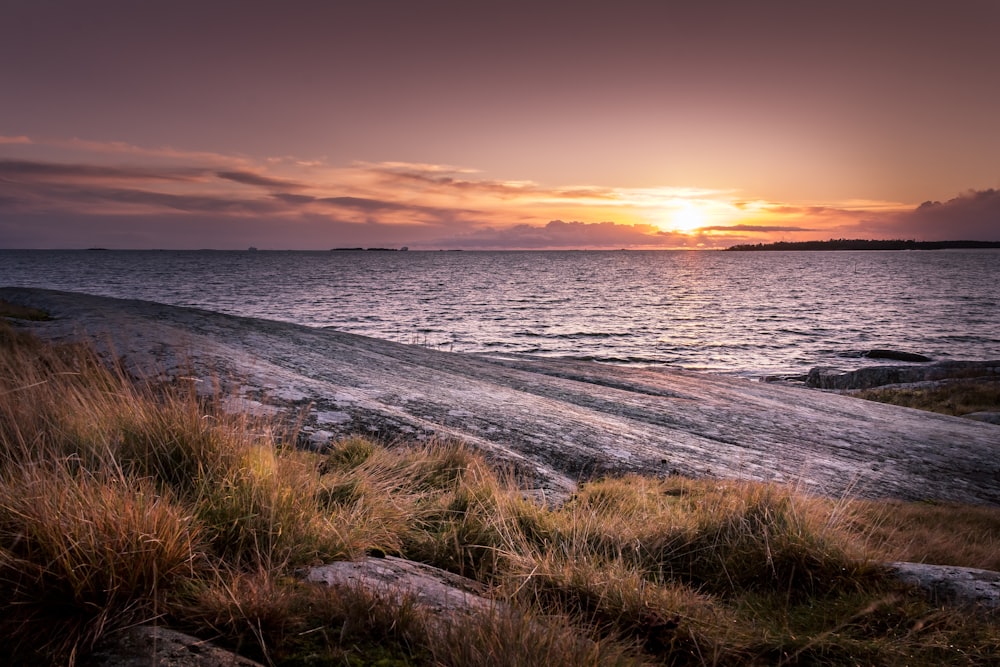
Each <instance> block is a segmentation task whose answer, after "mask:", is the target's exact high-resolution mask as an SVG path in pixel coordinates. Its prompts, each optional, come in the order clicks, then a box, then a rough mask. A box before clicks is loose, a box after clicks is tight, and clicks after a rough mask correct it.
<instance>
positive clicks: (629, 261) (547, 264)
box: [0, 249, 1000, 378]
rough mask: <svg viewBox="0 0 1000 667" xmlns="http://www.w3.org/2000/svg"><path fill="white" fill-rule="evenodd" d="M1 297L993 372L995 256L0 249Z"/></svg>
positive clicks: (393, 334)
mask: <svg viewBox="0 0 1000 667" xmlns="http://www.w3.org/2000/svg"><path fill="white" fill-rule="evenodd" d="M0 286H27V287H44V288H50V289H58V290H69V291H79V292H87V293H90V294H99V295H104V296H112V297H123V298H130V299H145V300H150V301H158V302H161V303H167V304H172V305H178V306H191V307H196V308H203V309H208V310H214V311H220V312H224V313H231V314H236V315H244V316H251V317H260V318H267V319H274V320H283V321H288V322H295V323H298V324H303V325H306V326H310V327H330V328H333V329H338V330H340V331H347V332H351V333H356V334H363V335H365V336H373V337H376V338H382V339H386V340H391V341H396V342H401V343H408V344H414V345H423V346H427V347H431V348H435V349H439V350H445V351H450V352H459V353H479V354H488V355H539V356H544V357H568V358H573V359H589V360H594V361H598V362H604V363H612V364H628V365H642V366H658V365H670V366H679V367H683V368H687V369H693V370H699V371H708V372H717V373H727V374H736V375H741V376H746V377H750V378H763V377H768V376H794V375H798V374H804V373H806V372H808V370H809V369H810V368H812V367H814V366H836V367H841V368H857V367H860V366H863V365H868V364H872V363H886V362H885V361H884V360H871V359H867V358H865V357H862V356H860V354H861V353H862V352H865V351H867V350H871V349H891V350H898V351H905V352H913V353H919V354H923V355H926V356H928V357H931V358H933V359H935V360H946V359H1000V250H957V249H956V250H934V251H857V252H849V251H818V252H817V251H812V252H794V251H789V252H723V251H625V250H623V251H570V252H556V251H549V252H515V251H508V252H470V251H441V252H437V251H434V252H430V251H428V252H423V251H375V250H369V251H328V252H299V251H265V250H261V251H256V252H250V251H207V250H206V251H157V250H150V251H116V250H59V251H57V250H0ZM892 363H896V362H892Z"/></svg>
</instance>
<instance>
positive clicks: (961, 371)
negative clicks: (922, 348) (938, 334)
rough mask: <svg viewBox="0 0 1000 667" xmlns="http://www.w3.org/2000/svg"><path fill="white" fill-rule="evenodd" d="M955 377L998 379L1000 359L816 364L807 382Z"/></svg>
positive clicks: (863, 385)
mask: <svg viewBox="0 0 1000 667" xmlns="http://www.w3.org/2000/svg"><path fill="white" fill-rule="evenodd" d="M955 378H963V379H984V380H991V379H992V380H997V379H1000V360H994V361H939V362H937V363H933V364H929V365H926V366H868V367H866V368H859V369H856V370H850V371H847V370H843V369H839V368H831V367H828V366H817V367H816V368H813V369H812V370H811V371H809V375H808V376H807V377H806V386H808V387H813V388H816V389H838V390H842V391H843V390H854V389H870V388H872V387H882V386H885V385H896V384H912V383H916V382H930V381H938V380H946V379H955Z"/></svg>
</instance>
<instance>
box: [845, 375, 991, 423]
mask: <svg viewBox="0 0 1000 667" xmlns="http://www.w3.org/2000/svg"><path fill="white" fill-rule="evenodd" d="M853 395H854V396H857V397H858V398H864V399H866V400H869V401H878V402H880V403H891V404H893V405H901V406H903V407H906V408H916V409H918V410H927V411H929V412H938V413H941V414H944V415H954V416H961V415H967V414H969V413H971V412H1000V381H993V382H989V381H983V380H956V381H953V382H948V383H946V384H943V385H941V386H940V387H936V388H933V389H885V388H875V389H865V390H863V391H859V392H857V393H855V394H853Z"/></svg>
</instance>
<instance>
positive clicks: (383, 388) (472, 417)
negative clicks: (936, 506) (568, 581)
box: [0, 288, 1000, 504]
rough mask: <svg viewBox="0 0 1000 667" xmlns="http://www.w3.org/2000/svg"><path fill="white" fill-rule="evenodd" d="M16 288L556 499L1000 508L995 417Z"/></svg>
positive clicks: (59, 331)
mask: <svg viewBox="0 0 1000 667" xmlns="http://www.w3.org/2000/svg"><path fill="white" fill-rule="evenodd" d="M0 298H3V299H7V300H8V301H12V302H15V303H21V304H23V305H29V306H34V307H36V308H42V309H44V310H46V311H48V312H50V313H52V314H53V316H54V317H55V318H56V319H54V320H52V321H49V322H32V323H24V324H23V326H25V327H29V328H30V329H31V330H32V331H34V332H36V333H37V334H38V335H39V336H42V337H43V338H46V339H49V340H53V341H67V340H78V339H80V338H81V337H83V338H88V339H90V340H93V341H96V344H97V345H99V347H100V349H102V350H104V351H105V352H106V353H108V354H113V355H115V356H117V357H119V358H122V359H123V361H124V363H125V364H126V366H127V367H129V368H131V369H133V371H134V372H135V373H137V374H146V375H147V376H148V375H153V376H156V377H163V378H165V379H169V378H178V379H183V378H190V377H197V378H200V379H201V380H202V382H200V383H198V384H197V386H198V387H199V388H202V387H204V388H206V390H209V389H213V388H217V390H218V391H219V392H220V394H221V395H222V396H235V397H237V398H240V399H245V400H249V401H256V402H259V403H262V404H266V405H270V406H274V407H278V408H280V409H281V410H283V411H284V412H285V413H286V414H289V415H291V416H292V417H293V418H295V417H297V416H298V415H300V414H304V415H305V420H306V426H308V427H309V428H310V429H312V432H315V431H318V430H320V429H322V430H326V431H329V432H330V433H332V434H334V435H347V434H355V433H367V434H372V435H374V436H376V437H378V438H380V439H382V440H385V441H387V442H391V441H392V440H393V439H394V438H396V437H399V436H405V437H407V438H410V439H413V438H415V439H426V438H430V437H439V438H456V439H460V440H462V441H465V442H467V443H468V444H469V445H471V446H472V447H475V448H477V449H479V450H480V451H482V452H483V453H484V454H485V455H486V456H487V457H489V458H491V459H492V460H495V461H497V462H501V463H503V464H505V465H507V466H511V467H515V468H516V469H517V470H518V471H519V472H520V473H521V474H523V475H525V477H527V478H529V479H534V480H535V484H536V485H537V488H538V489H539V490H540V492H542V493H544V494H545V497H546V498H548V499H553V498H555V499H558V498H561V497H564V496H565V495H566V494H568V493H571V492H572V490H573V489H574V488H575V484H576V482H577V481H578V480H580V479H586V478H590V477H594V476H600V475H606V474H617V473H626V472H636V473H642V474H652V475H669V474H674V473H680V474H685V475H692V476H702V477H704V476H714V477H734V478H740V479H746V480H760V481H778V482H788V483H794V484H796V485H798V486H799V487H800V488H801V489H803V490H804V491H809V492H813V493H819V494H825V495H831V496H836V497H840V496H847V495H850V496H862V497H872V498H885V497H894V498H900V499H904V500H919V499H937V500H948V501H954V502H969V503H992V504H1000V460H998V458H997V456H996V445H997V435H996V426H994V425H992V424H984V423H979V422H976V421H973V420H971V419H962V418H959V417H948V416H945V415H937V414H932V413H926V412H920V411H916V410H910V409H907V408H900V407H897V406H893V405H886V404H881V403H875V402H872V401H863V400H860V399H856V398H852V397H850V396H844V395H840V394H834V393H829V392H820V391H814V390H810V389H807V388H805V387H802V386H790V385H781V384H776V383H763V382H751V381H749V380H745V379H741V378H734V377H731V376H721V375H711V374H706V373H694V372H687V371H682V370H678V369H672V368H632V367H622V366H613V365H607V364H599V363H595V362H587V361H576V360H557V359H542V358H532V357H527V356H517V357H515V356H506V357H499V356H480V355H467V354H452V353H448V352H441V351H437V350H432V349H427V348H424V347H419V346H411V345H401V344H398V343H391V342H387V341H382V340H376V339H373V338H366V337H363V336H357V335H352V334H347V333H342V332H338V331H334V330H329V329H316V328H310V327H305V326H300V325H296V324H291V323H288V322H274V321H269V320H260V319H251V318H243V317H234V316H230V315H224V314H220V313H214V312H208V311H204V310H196V309H191V308H179V307H172V306H165V305H161V304H155V303H149V302H143V301H128V300H117V299H109V298H103V297H95V296H89V295H83V294H74V293H65V292H52V291H46V290H36V289H25V288H5V289H0ZM994 364H995V366H996V367H997V368H998V369H1000V363H996V362H994ZM183 381H189V380H186V379H185V380H183ZM331 414H335V415H337V418H336V419H328V418H327V417H328V416H329V415H331ZM321 419H322V424H321V423H320V420H321Z"/></svg>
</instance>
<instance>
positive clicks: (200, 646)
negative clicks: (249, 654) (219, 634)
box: [81, 625, 262, 667]
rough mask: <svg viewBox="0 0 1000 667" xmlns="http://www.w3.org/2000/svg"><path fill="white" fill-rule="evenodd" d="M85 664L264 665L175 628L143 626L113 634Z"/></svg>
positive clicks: (145, 666) (166, 666)
mask: <svg viewBox="0 0 1000 667" xmlns="http://www.w3.org/2000/svg"><path fill="white" fill-rule="evenodd" d="M81 664H82V665H83V667H150V666H151V665H156V667H224V666H227V665H232V666H233V667H262V665H261V664H260V663H259V662H254V661H253V660H250V659H248V658H244V657H242V656H239V655H236V654H235V653H232V652H231V651H226V650H224V649H221V648H219V647H217V646H213V645H212V644H211V643H209V642H205V641H202V640H200V639H198V638H196V637H191V636H190V635H186V634H184V633H181V632H177V631H175V630H168V629H167V628H159V627H153V626H148V625H140V626H134V627H130V628H127V629H125V630H122V631H120V632H115V633H113V634H111V635H109V636H108V637H107V638H106V639H105V640H104V641H103V642H102V643H101V644H100V645H99V646H98V648H97V649H96V650H95V651H94V652H93V653H91V654H90V655H89V656H88V657H87V659H86V660H85V661H83V662H82V663H81Z"/></svg>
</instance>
